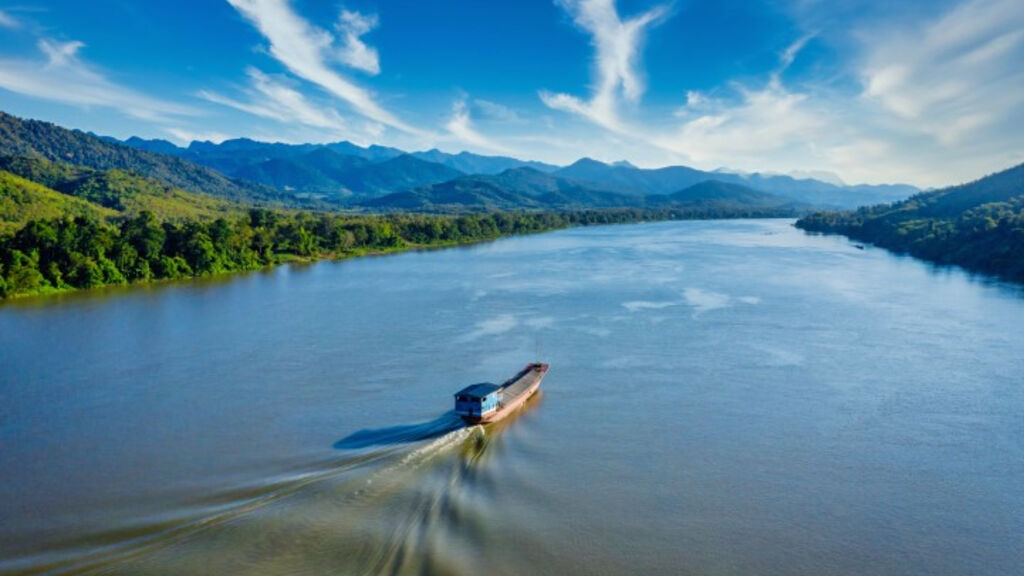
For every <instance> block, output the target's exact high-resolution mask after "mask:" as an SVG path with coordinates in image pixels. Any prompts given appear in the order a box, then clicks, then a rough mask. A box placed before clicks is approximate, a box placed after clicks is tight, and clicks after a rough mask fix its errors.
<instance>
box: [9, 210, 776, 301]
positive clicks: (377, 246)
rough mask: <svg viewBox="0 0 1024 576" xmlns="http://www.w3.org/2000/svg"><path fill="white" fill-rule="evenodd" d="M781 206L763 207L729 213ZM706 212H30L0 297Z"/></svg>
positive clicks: (13, 244) (16, 237)
mask: <svg viewBox="0 0 1024 576" xmlns="http://www.w3.org/2000/svg"><path fill="white" fill-rule="evenodd" d="M786 215H788V214H781V213H779V214H776V213H774V212H772V211H761V212H755V213H750V212H744V213H741V214H735V215H734V216H737V217H771V216H786ZM709 217H716V218H720V217H722V215H721V214H718V213H715V214H714V215H711V214H707V213H705V212H702V211H700V210H690V211H687V210H678V209H672V210H643V209H613V210H581V211H574V212H516V213H508V212H496V213H489V214H470V215H460V216H452V215H423V214H392V215H361V216H353V215H341V214H328V213H307V212H298V213H285V212H279V211H271V210H263V209H253V210H250V211H249V213H248V214H247V215H245V216H243V217H238V218H234V219H230V220H229V219H226V218H218V219H216V220H212V221H203V220H178V221H159V220H158V219H157V217H156V216H154V215H153V214H152V213H149V212H143V213H142V214H140V215H138V216H137V217H134V218H126V219H124V220H122V221H121V222H119V223H117V224H105V223H102V222H100V221H98V220H95V219H92V218H89V217H86V216H82V217H77V218H63V219H52V220H32V221H30V222H28V223H26V224H25V225H24V226H23V227H22V228H21V229H19V230H18V231H17V232H15V233H14V234H13V235H10V236H8V237H5V238H0V300H9V299H12V298H20V297H26V296H49V295H54V294H63V293H67V292H70V291H76V290H86V289H92V288H98V287H102V286H122V285H136V284H146V283H152V282H160V281H165V280H180V279H188V278H209V277H215V276H222V275H226V274H233V273H237V272H245V271H254V270H261V269H267V268H272V267H274V266H277V265H280V264H284V263H288V262H312V261H317V260H344V259H349V258H358V257H360V256H366V255H371V254H389V253H395V252H402V251H407V250H422V249H433V248H445V247H452V246H461V245H467V244H474V243H477V242H484V241H489V240H495V239H498V238H502V237H506V236H515V235H523V234H535V233H538V232H547V231H550V230H557V229H561V228H568V227H573V226H590V225H599V224H617V223H628V222H645V221H657V220H674V219H706V218H709Z"/></svg>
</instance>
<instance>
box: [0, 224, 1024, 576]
mask: <svg viewBox="0 0 1024 576" xmlns="http://www.w3.org/2000/svg"><path fill="white" fill-rule="evenodd" d="M533 360H543V361H546V362H550V363H551V371H550V372H549V373H548V376H547V377H546V378H545V380H544V384H543V386H542V395H541V396H539V397H536V398H534V400H533V401H531V402H530V403H529V404H528V405H527V406H526V408H525V409H524V410H522V411H521V412H520V413H518V414H517V415H516V416H515V417H513V418H510V419H509V420H508V421H505V422H502V423H500V424H498V425H494V426H488V427H484V428H480V427H472V428H466V427H462V426H461V425H460V424H459V423H458V422H457V421H456V420H455V419H454V418H453V417H452V415H451V412H450V410H451V405H452V394H453V393H454V392H455V391H456V390H458V389H459V388H461V387H462V386H464V385H466V384H468V383H472V382H478V381H482V380H490V381H502V380H504V379H505V378H507V377H509V376H511V375H513V374H514V373H515V372H516V371H518V370H519V369H520V368H521V367H522V366H523V365H524V364H525V363H526V362H529V361H533ZM1022 567H1024V291H1022V290H1021V289H1020V288H1019V287H1015V286H1011V285H1006V284H1002V283H999V282H996V281H993V280H989V279H985V278H982V277H976V276H971V275H969V274H967V273H965V272H962V271H960V270H957V269H948V268H935V267H932V266H929V265H928V264H925V263H922V262H919V261H916V260H913V259H910V258H906V257H900V256H895V255H892V254H890V253H888V252H885V251H883V250H879V249H873V248H871V247H868V248H867V249H865V250H860V249H858V248H857V247H855V246H854V245H853V244H851V243H850V242H849V241H847V240H845V239H843V238H838V237H820V236H809V235H805V234H804V233H802V232H800V231H798V230H796V229H794V228H793V227H792V226H791V221H788V220H761V221H717V222H669V223H658V224H643V225H628V226H611V227H597V228H586V229H573V230H566V231H560V232H555V233H549V234H542V235H537V236H530V237H520V238H511V239H504V240H500V241H497V242H493V243H488V244H481V245H477V246H473V247H470V248H463V249H451V250H442V251H433V252H422V253H406V254H400V255H393V256H387V257H373V258H363V259H357V260H350V261H345V262H337V263H333V262H325V263H319V264H315V265H309V266H294V267H282V268H278V269H276V270H272V271H267V272H263V273H256V274H250V275H244V276H237V277H232V278H225V279H217V280H215V281H208V282H195V283H182V284H164V285H155V286H149V287H141V288H138V287H137V288H124V289H114V290H109V291H105V292H93V293H88V294H75V295H71V296H66V297H57V298H48V299H40V300H25V301H17V302H14V303H8V304H6V305H2V306H0V573H3V574H34V573H54V574H64V573H101V574H127V575H184V574H203V575H206V574H210V575H213V574H217V575H228V574H246V575H250V574H251V575H262V574H281V575H283V574H289V575H295V574H309V575H323V574H451V575H459V574H482V573H489V574H507V575H533V574H539V575H544V574H551V575H557V576H570V575H576V574H579V575H592V574H597V575H602V574H607V575H611V574H685V575H720V574H729V575H732V574H737V575H738V574H743V575H746V574H764V575H808V576H812V575H813V576H821V575H847V574H848V575H855V574H856V575H863V574H871V575H888V574H892V575H897V574H899V575H906V574H919V575H929V576H932V575H961V574H972V575H990V574H992V575H995V574H1000V575H1001V574H1007V575H1009V574H1020V573H1021V570H1022Z"/></svg>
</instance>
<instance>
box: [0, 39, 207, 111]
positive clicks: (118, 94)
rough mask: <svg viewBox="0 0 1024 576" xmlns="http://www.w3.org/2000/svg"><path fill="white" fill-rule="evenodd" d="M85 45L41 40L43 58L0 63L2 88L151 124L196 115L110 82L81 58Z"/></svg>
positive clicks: (170, 103)
mask: <svg viewBox="0 0 1024 576" xmlns="http://www.w3.org/2000/svg"><path fill="white" fill-rule="evenodd" d="M84 46H85V45H84V44H83V43H82V42H78V41H70V42H58V41H56V40H51V39H47V38H41V39H39V40H38V42H37V47H38V48H39V51H40V52H41V53H42V55H43V56H44V58H42V59H39V58H35V59H34V58H13V59H5V60H0V88H3V89H6V90H10V91H11V92H16V93H18V94H23V95H26V96H31V97H33V98H41V99H44V100H49V101H51V102H60V103H63V104H72V105H76V106H100V107H105V108H112V109H115V110H119V111H121V112H123V113H125V114H127V115H129V116H132V117H135V118H139V119H143V120H152V121H167V120H168V119H170V118H173V117H180V116H195V115H198V114H199V112H198V111H197V110H195V109H194V108H192V107H189V106H185V105H182V104H178V103H175V102H170V101H167V100H163V99H159V98H155V97H152V96H149V95H146V94H143V93H141V92H138V91H135V90H133V89H131V88H127V87H125V86H122V85H120V84H118V83H116V82H113V81H111V80H110V79H108V78H107V77H106V76H105V75H104V74H103V73H102V72H100V71H99V70H97V69H95V68H94V67H93V66H91V65H89V64H88V63H86V62H85V61H83V60H82V59H81V58H80V57H79V52H80V51H81V50H82V48H83V47H84Z"/></svg>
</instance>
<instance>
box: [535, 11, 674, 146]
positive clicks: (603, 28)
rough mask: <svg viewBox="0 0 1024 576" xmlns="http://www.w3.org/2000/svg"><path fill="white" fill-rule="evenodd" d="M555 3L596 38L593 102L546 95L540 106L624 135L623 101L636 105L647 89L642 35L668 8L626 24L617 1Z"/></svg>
mask: <svg viewBox="0 0 1024 576" xmlns="http://www.w3.org/2000/svg"><path fill="white" fill-rule="evenodd" d="M557 1H558V3H559V4H560V5H561V6H562V7H563V8H564V9H565V10H566V11H567V12H568V13H570V14H571V15H572V16H573V22H574V23H575V24H576V25H577V26H578V27H580V28H582V29H583V30H585V31H587V32H588V33H589V34H590V35H591V37H592V41H593V44H594V48H595V51H596V54H595V65H594V68H595V72H594V74H595V76H596V86H595V87H594V91H593V94H592V95H591V97H590V99H589V100H582V99H580V98H578V97H576V96H571V95H569V94H554V93H551V92H547V91H542V92H541V93H540V98H541V101H543V102H544V104H545V105H546V106H548V107H549V108H554V109H557V110H563V111H566V112H572V113H574V114H579V115H581V116H584V117H586V118H588V119H590V120H591V121H592V122H594V123H596V124H598V125H600V126H603V127H605V128H608V129H610V130H617V131H619V130H623V129H624V126H623V124H622V121H621V119H620V117H619V110H618V106H619V99H620V97H624V98H625V99H626V100H627V101H629V102H634V103H635V102H638V101H639V100H640V97H641V96H642V95H643V93H644V89H645V86H644V81H643V76H642V74H641V73H640V71H639V70H638V66H639V60H640V50H641V47H642V44H643V40H644V33H645V32H646V31H647V28H649V27H650V26H651V25H653V24H655V23H657V22H659V21H660V20H662V19H663V18H664V17H665V16H666V15H667V14H668V8H667V6H665V5H661V6H656V7H654V8H652V9H650V10H648V11H647V12H644V13H643V14H640V15H639V16H634V17H633V18H630V19H627V20H622V18H620V17H619V13H618V11H617V10H616V8H615V1H614V0H557Z"/></svg>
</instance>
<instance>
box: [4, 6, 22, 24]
mask: <svg viewBox="0 0 1024 576" xmlns="http://www.w3.org/2000/svg"><path fill="white" fill-rule="evenodd" d="M19 26H21V22H18V21H17V20H15V18H14V17H13V16H11V15H10V14H8V13H6V12H4V11H3V10H0V28H18V27H19Z"/></svg>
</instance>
